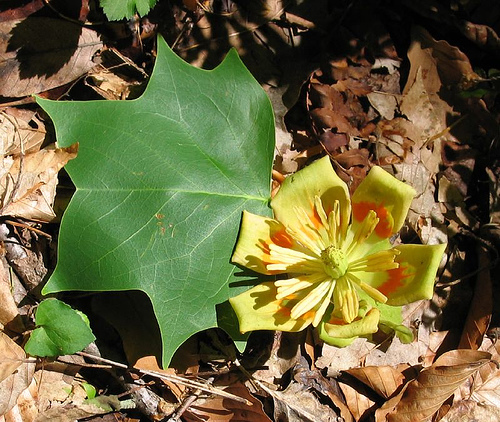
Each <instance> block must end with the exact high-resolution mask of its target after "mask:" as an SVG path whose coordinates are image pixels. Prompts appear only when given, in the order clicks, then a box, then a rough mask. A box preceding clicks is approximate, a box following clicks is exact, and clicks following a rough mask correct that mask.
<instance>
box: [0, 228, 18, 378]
mask: <svg viewBox="0 0 500 422" xmlns="http://www.w3.org/2000/svg"><path fill="white" fill-rule="evenodd" d="M0 238H1V235H0ZM18 315H19V310H18V309H17V305H16V302H15V301H14V297H13V296H12V285H11V282H10V268H9V265H8V264H7V261H6V260H5V258H2V259H0V324H2V325H4V326H5V325H7V324H8V323H10V322H11V321H12V320H14V319H15V318H16V317H17V316H18ZM0 356H2V355H1V354H0ZM0 378H1V377H0Z"/></svg>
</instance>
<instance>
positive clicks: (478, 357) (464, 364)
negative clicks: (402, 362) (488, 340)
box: [388, 350, 491, 422]
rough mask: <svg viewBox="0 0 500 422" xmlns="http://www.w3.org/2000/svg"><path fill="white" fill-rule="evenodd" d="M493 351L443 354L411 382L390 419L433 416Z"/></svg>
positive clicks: (396, 421)
mask: <svg viewBox="0 0 500 422" xmlns="http://www.w3.org/2000/svg"><path fill="white" fill-rule="evenodd" d="M490 359H491V354H489V353H486V352H480V351H473V350H453V351H451V352H448V353H445V354H444V355H442V356H440V357H439V358H438V359H437V361H436V362H435V363H434V364H433V365H432V366H431V367H429V368H427V369H424V370H423V371H422V372H420V374H419V376H418V377H417V379H416V380H414V381H412V382H410V383H409V384H408V388H406V390H405V392H404V394H403V397H402V399H401V401H400V402H399V403H398V404H397V406H396V408H395V409H394V411H393V412H391V413H390V414H389V415H388V421H389V422H415V421H421V420H422V421H423V420H424V419H426V418H428V417H430V416H432V415H433V414H434V413H435V412H436V411H437V410H438V409H439V408H440V407H441V405H442V404H443V403H444V402H445V401H446V400H447V399H448V398H449V397H450V396H451V395H452V394H453V392H454V391H455V390H456V389H457V388H458V387H459V386H460V385H461V384H462V383H463V382H464V381H465V380H467V378H469V376H471V375H472V374H474V373H475V372H476V371H478V370H479V369H481V367H483V366H484V365H486V364H488V363H489V362H490Z"/></svg>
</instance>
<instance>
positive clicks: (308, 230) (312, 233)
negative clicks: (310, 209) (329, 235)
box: [293, 206, 326, 249]
mask: <svg viewBox="0 0 500 422" xmlns="http://www.w3.org/2000/svg"><path fill="white" fill-rule="evenodd" d="M293 210H294V211H295V215H296V216H297V219H298V223H299V224H300V226H301V232H303V233H304V234H305V235H306V236H307V237H309V239H311V240H312V241H313V242H315V243H316V245H317V246H319V248H320V249H325V247H326V245H325V242H324V240H323V237H324V236H325V237H326V232H325V234H324V236H322V235H321V233H320V231H318V229H316V227H315V226H314V224H313V222H312V221H311V218H310V217H309V215H308V214H307V212H306V211H305V210H304V209H303V208H300V207H297V206H295V207H293ZM323 231H324V229H323Z"/></svg>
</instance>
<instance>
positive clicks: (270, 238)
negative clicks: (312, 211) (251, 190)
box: [231, 211, 297, 274]
mask: <svg viewBox="0 0 500 422" xmlns="http://www.w3.org/2000/svg"><path fill="white" fill-rule="evenodd" d="M271 244H274V245H277V246H280V247H282V248H294V247H297V244H296V242H295V241H294V240H293V239H292V237H291V236H290V235H289V234H288V233H287V232H286V230H285V227H284V226H283V225H282V224H281V223H279V222H278V221H276V220H273V219H272V218H267V217H261V216H260V215H255V214H252V213H250V212H248V211H243V216H242V220H241V228H240V234H239V236H238V242H237V243H236V248H235V250H234V253H233V256H232V258H231V262H233V263H235V264H239V265H242V266H243V267H246V268H248V269H250V270H253V271H256V272H258V273H261V274H278V273H282V272H285V271H286V270H281V271H279V270H275V271H273V270H268V269H267V265H269V264H274V263H277V262H274V261H273V260H272V259H271V256H270V249H269V246H270V245H271ZM278 263H281V262H278Z"/></svg>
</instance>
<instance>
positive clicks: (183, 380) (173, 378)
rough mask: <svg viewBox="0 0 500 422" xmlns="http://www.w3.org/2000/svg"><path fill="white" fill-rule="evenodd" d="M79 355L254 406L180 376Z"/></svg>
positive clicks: (241, 399) (86, 354) (84, 354)
mask: <svg viewBox="0 0 500 422" xmlns="http://www.w3.org/2000/svg"><path fill="white" fill-rule="evenodd" d="M77 354H78V355H80V356H83V357H87V358H89V359H93V360H95V361H98V362H103V363H108V364H110V365H113V366H116V367H118V368H122V369H126V370H128V371H136V372H139V373H141V374H143V375H150V376H152V377H156V378H160V379H164V380H166V381H170V382H172V383H174V384H180V385H184V386H185V387H189V388H196V389H198V388H199V389H200V390H201V391H205V392H206V393H210V394H216V395H218V396H221V397H225V398H227V399H230V400H235V401H237V402H240V403H245V404H246V405H248V406H251V405H252V402H250V401H249V400H247V399H244V398H242V397H238V396H235V395H234V394H230V393H226V392H225V391H223V390H221V389H219V388H217V387H212V386H207V385H206V384H204V383H201V382H198V381H192V380H189V379H187V378H183V377H180V376H178V375H169V374H162V373H161V372H158V371H149V370H146V369H137V368H130V367H129V366H127V365H125V364H123V363H119V362H114V361H112V360H109V359H104V358H101V357H99V356H94V355H91V354H89V353H85V352H78V353H77Z"/></svg>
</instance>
